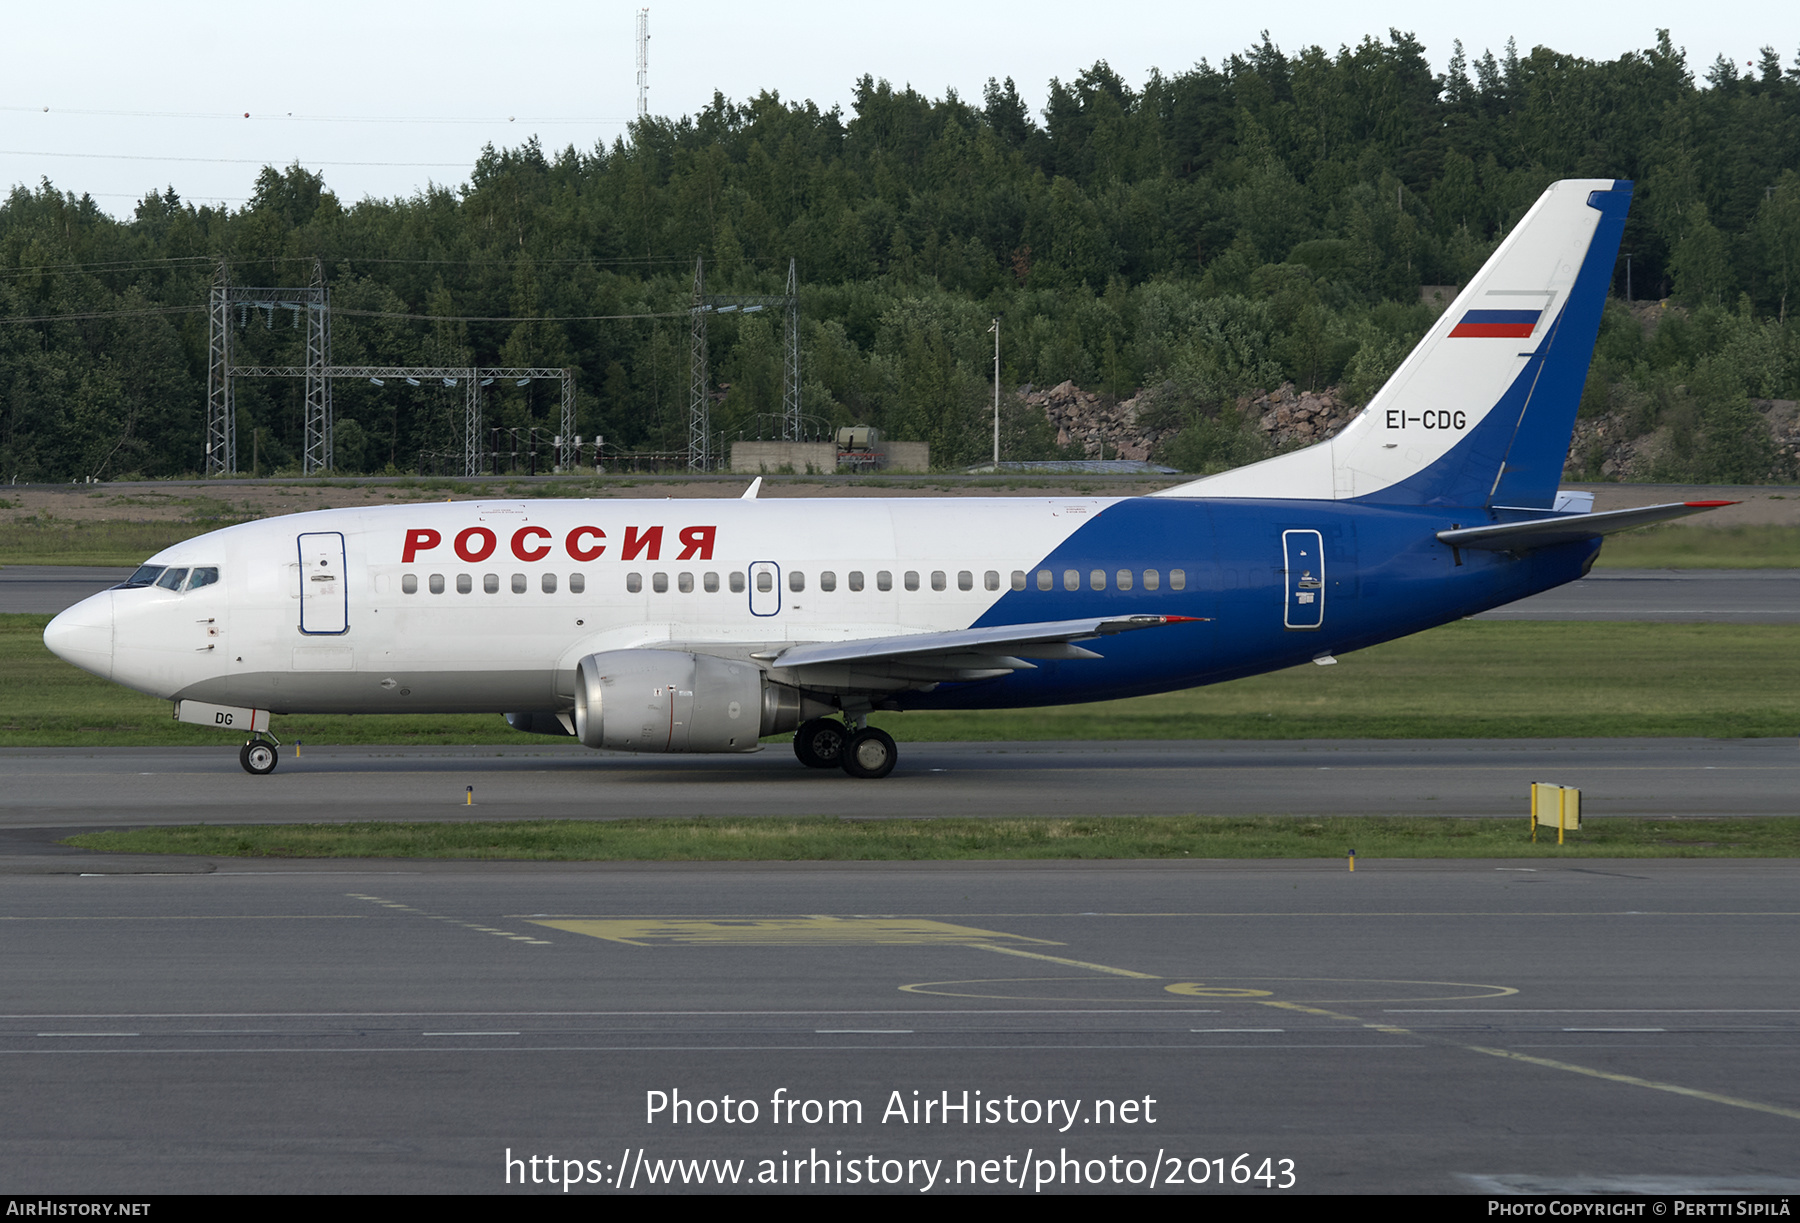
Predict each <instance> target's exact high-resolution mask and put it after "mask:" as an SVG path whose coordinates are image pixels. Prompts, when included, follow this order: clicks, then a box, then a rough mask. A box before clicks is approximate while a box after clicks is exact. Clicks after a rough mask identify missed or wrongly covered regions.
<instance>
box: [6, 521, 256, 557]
mask: <svg viewBox="0 0 1800 1223" xmlns="http://www.w3.org/2000/svg"><path fill="white" fill-rule="evenodd" d="M236 521H238V519H235V518H225V519H212V520H203V521H188V522H119V521H107V522H87V521H79V522H78V521H73V520H70V519H66V518H50V517H48V516H45V517H42V518H24V519H18V520H16V521H13V522H6V523H0V564H7V565H116V566H119V567H120V568H124V567H127V566H131V567H136V566H138V565H141V564H143V562H144V558H145V557H147V556H153V555H155V554H156V553H158V552H160V551H162V550H163V549H164V548H167V547H169V546H170V545H171V544H178V543H180V542H181V541H182V540H184V539H192V538H193V537H194V536H196V535H204V534H206V533H207V532H208V531H216V530H218V529H219V528H220V527H226V526H230V525H231V524H232V523H233V522H236Z"/></svg>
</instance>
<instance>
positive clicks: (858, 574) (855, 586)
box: [850, 569, 863, 590]
mask: <svg viewBox="0 0 1800 1223" xmlns="http://www.w3.org/2000/svg"><path fill="white" fill-rule="evenodd" d="M862 588H863V579H862V570H860V569H852V570H851V571H850V589H851V590H861V589H862Z"/></svg>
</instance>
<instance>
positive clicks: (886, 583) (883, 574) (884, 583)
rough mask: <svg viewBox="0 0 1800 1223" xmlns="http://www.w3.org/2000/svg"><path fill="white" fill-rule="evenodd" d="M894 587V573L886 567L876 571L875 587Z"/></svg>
mask: <svg viewBox="0 0 1800 1223" xmlns="http://www.w3.org/2000/svg"><path fill="white" fill-rule="evenodd" d="M893 588H894V575H893V574H891V573H889V572H888V571H887V570H886V569H878V570H876V571H875V589H876V590H892V589H893Z"/></svg>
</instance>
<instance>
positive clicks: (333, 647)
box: [57, 498, 1113, 713]
mask: <svg viewBox="0 0 1800 1223" xmlns="http://www.w3.org/2000/svg"><path fill="white" fill-rule="evenodd" d="M1112 503H1113V502H1112V501H1111V500H1106V499H1029V500H1027V499H1011V498H1008V499H958V500H947V499H946V500H936V499H933V500H926V499H917V500H904V501H885V500H860V499H859V500H856V501H854V502H832V503H821V502H818V501H810V500H809V501H744V500H738V499H730V500H723V499H721V500H679V501H677V500H662V501H615V500H588V501H549V500H546V501H469V502H452V503H437V504H423V505H409V506H383V507H377V508H370V509H343V510H321V511H316V512H312V513H306V514H296V515H292V516H289V517H284V518H277V519H271V520H268V521H263V522H256V523H249V524H245V525H243V526H237V527H230V528H227V529H225V530H222V531H216V532H213V533H212V534H209V535H204V536H201V537H199V538H197V539H192V540H188V541H186V542H183V543H180V544H177V545H175V546H174V547H171V548H167V549H165V550H163V551H162V552H159V553H158V554H156V555H155V556H154V557H151V558H150V560H149V562H148V563H150V564H157V565H166V566H170V567H178V566H186V567H193V566H202V565H206V566H217V567H218V568H219V570H220V573H221V580H220V581H219V582H218V583H217V584H215V585H213V586H208V587H204V588H202V589H199V590H195V591H190V592H187V593H175V592H171V591H167V590H162V589H159V588H156V587H144V588H137V589H117V590H110V591H106V592H104V593H102V594H100V595H97V596H95V597H94V599H92V600H89V601H88V602H87V603H84V604H81V605H78V606H77V607H76V608H72V609H70V611H69V612H67V613H65V614H64V615H65V619H66V621H67V623H68V624H70V625H74V626H80V625H82V624H89V625H90V635H89V637H88V638H86V639H79V640H78V639H76V637H75V636H74V632H75V631H76V630H70V631H68V632H65V633H64V635H63V636H62V637H61V638H60V639H59V642H58V647H57V648H58V650H59V652H61V653H63V654H64V656H65V657H68V658H69V659H70V660H71V661H74V662H76V663H77V664H78V665H81V666H83V667H85V668H86V669H88V670H90V671H94V672H95V673H97V674H101V675H105V676H106V677H107V678H110V679H113V680H114V681H116V682H118V683H121V684H124V685H126V686H127V687H131V688H135V689H137V690H138V691H140V692H146V693H149V694H151V695H153V696H160V697H167V698H172V699H191V700H200V701H207V702H211V703H214V704H219V705H239V706H253V707H256V708H268V709H273V710H275V711H276V712H278V713H285V712H301V711H306V712H320V713H326V712H342V713H378V712H379V713H402V712H463V711H466V712H482V711H486V712H503V711H515V710H534V709H536V710H552V709H566V708H568V707H569V704H570V702H571V700H572V698H573V689H572V686H571V684H572V677H573V674H574V670H575V665H576V663H577V662H579V661H580V659H581V658H582V657H584V656H585V655H588V654H593V653H598V652H601V651H606V650H621V649H634V648H643V647H653V646H663V645H667V644H670V643H686V642H695V643H705V644H706V645H707V646H708V647H709V648H710V649H711V650H712V651H713V652H729V651H731V650H732V648H733V647H734V646H735V647H740V648H741V649H742V651H743V652H744V653H749V652H751V651H753V650H756V649H761V648H766V647H768V646H769V645H770V644H772V643H786V642H795V641H806V642H818V641H837V640H854V639H857V638H865V637H871V636H886V635H894V634H903V633H914V632H929V631H936V630H945V629H958V628H964V627H967V626H968V625H970V624H972V623H974V622H975V620H977V619H978V618H979V617H980V616H981V615H982V614H983V613H984V612H986V611H987V610H988V609H989V608H990V607H992V606H993V604H994V603H995V602H996V601H997V600H998V599H999V598H1001V596H1002V595H1004V594H1005V593H1007V592H1008V591H1009V590H1010V589H1011V588H1012V585H1011V584H1012V580H1013V573H1014V571H1016V570H1017V571H1026V572H1030V571H1031V570H1032V568H1033V566H1034V565H1035V564H1036V563H1037V562H1038V561H1039V560H1041V559H1042V558H1043V557H1044V556H1046V555H1048V554H1049V553H1050V552H1051V551H1052V550H1053V549H1054V548H1055V547H1056V545H1058V544H1059V543H1061V542H1062V541H1063V540H1064V539H1066V538H1067V537H1068V536H1069V535H1070V534H1071V533H1072V532H1073V531H1075V530H1076V529H1078V528H1079V527H1081V526H1082V525H1083V524H1085V523H1087V522H1089V521H1092V520H1093V518H1094V517H1095V516H1096V515H1097V514H1098V513H1099V512H1100V511H1101V510H1103V509H1104V508H1105V507H1106V506H1108V505H1110V504H1112ZM471 528H473V529H476V530H477V531H488V532H492V535H493V539H494V546H493V548H492V550H491V552H489V553H488V554H487V555H486V556H484V557H482V558H481V559H476V560H470V559H465V555H476V554H479V553H480V552H481V551H483V550H484V548H485V545H486V536H484V535H480V534H476V535H474V536H470V537H468V538H466V539H465V541H464V543H465V547H464V549H463V553H464V554H463V555H459V553H458V549H457V546H456V542H457V539H458V536H459V534H461V533H463V532H465V531H468V530H470V529H471ZM582 528H590V530H588V531H586V532H584V533H580V534H577V535H576V536H575V538H574V540H573V544H571V534H572V533H576V532H578V531H580V529H582ZM656 528H661V531H660V539H657V538H656V536H655V535H654V534H653V532H654V531H655V529H656ZM693 528H711V532H710V543H711V546H710V548H709V549H708V548H704V547H700V546H695V547H692V548H688V547H685V546H684V544H683V542H682V538H681V533H682V532H683V531H684V530H691V529H693ZM597 532H604V537H603V538H602V537H601V536H600V535H599V534H597ZM422 533H431V534H434V535H435V536H436V537H437V540H438V542H437V543H435V544H434V545H433V546H430V547H424V546H418V540H419V539H420V538H421V534H422ZM335 534H341V535H342V537H343V573H342V578H341V581H342V585H343V587H344V589H343V594H342V604H343V611H342V616H343V619H342V623H341V626H340V624H339V622H338V621H336V620H334V619H332V618H331V616H332V612H331V609H330V608H329V607H326V608H324V609H323V610H320V609H319V608H318V607H317V606H313V607H311V608H310V609H308V610H306V611H304V612H303V608H304V607H307V605H308V600H309V599H311V598H314V597H315V595H316V592H317V591H318V590H319V589H320V588H321V587H323V588H325V589H327V590H329V589H330V587H331V583H329V582H324V583H322V582H315V581H312V580H311V579H312V578H313V577H314V576H316V574H317V572H318V570H317V566H319V565H320V564H321V561H322V559H324V555H325V554H324V551H323V550H322V549H321V548H320V547H319V546H317V545H318V543H319V541H320V540H321V539H324V538H326V537H328V536H331V535H335ZM302 537H305V538H304V540H303V538H302ZM425 537H426V538H428V537H429V536H425ZM647 538H648V539H652V540H655V542H654V543H651V542H646V540H647ZM409 539H410V540H413V541H414V542H415V546H414V547H413V549H412V559H411V560H410V561H407V560H405V559H403V558H404V557H405V555H406V552H407V546H408V541H409ZM515 539H516V540H517V541H518V548H517V549H516V550H515V547H514V541H515ZM628 540H629V542H630V543H631V544H635V545H636V546H637V555H635V556H633V557H630V558H628V557H627V556H626V549H627V546H628ZM601 545H603V550H601V551H600V552H599V554H598V555H596V556H592V557H591V558H589V559H580V558H579V556H578V555H572V554H571V552H572V551H573V552H575V553H577V554H581V555H585V554H587V553H591V552H593V551H594V550H595V549H596V547H600V546H601ZM684 551H687V552H690V553H691V555H689V556H687V557H686V558H685V559H683V558H682V554H683V552H684ZM539 552H542V553H543V554H542V555H541V556H540V555H538V553H539ZM521 556H523V557H527V558H530V559H522V558H521ZM764 569H767V570H770V571H772V577H773V580H772V582H771V585H772V587H773V589H772V590H770V591H766V592H759V591H758V590H757V589H756V584H755V581H754V578H755V576H756V574H755V572H753V570H755V571H761V570H764ZM826 572H830V573H831V574H832V575H833V576H834V578H835V583H834V584H835V589H834V590H831V591H826V590H823V589H822V588H821V586H822V582H821V577H822V575H823V574H824V573H826ZM852 573H859V574H861V581H862V587H863V588H862V589H861V590H852V589H851V584H852V580H851V575H852ZM883 573H886V574H888V575H890V580H889V583H888V584H889V589H886V590H883V589H880V585H881V579H880V575H881V574H883ZM964 573H967V574H969V575H970V585H971V586H972V589H969V590H963V589H961V588H960V586H961V582H960V581H959V579H960V577H961V575H962V574H964ZM989 573H993V574H997V575H998V585H999V589H998V590H989V589H987V586H988V574H989ZM708 574H714V575H716V576H717V586H718V589H716V590H712V591H709V590H707V589H706V586H707V584H708V581H707V575H708ZM734 574H735V575H739V576H741V577H744V578H745V579H746V580H745V582H744V586H745V587H746V589H743V590H740V591H737V592H734V591H733V590H732V589H731V581H732V576H733V575H734ZM796 574H798V575H802V577H803V587H802V589H800V590H794V589H793V588H792V583H793V582H794V581H795V575H796ZM909 574H915V575H916V583H917V589H908V588H907V587H908V575H909ZM936 574H942V575H943V577H942V584H943V586H944V589H942V590H938V589H934V588H933V587H934V575H936ZM546 575H549V576H551V577H553V578H554V585H555V589H554V591H553V592H549V591H546V590H545V578H546ZM632 575H636V585H637V587H638V588H637V589H636V590H635V591H634V590H632V589H630V588H629V584H630V582H631V577H632ZM576 576H579V577H580V578H581V584H582V586H583V589H582V591H581V592H579V593H577V592H575V591H574V590H572V589H571V586H572V583H571V580H570V579H571V578H573V577H576ZM434 577H435V578H437V579H441V585H442V593H433V591H432V587H433V585H434V581H433V579H434ZM408 578H411V579H412V581H411V582H410V583H409V582H408V580H407V579H408ZM459 583H461V584H466V585H467V587H468V592H467V593H461V592H460V591H459ZM409 585H411V586H413V587H414V589H413V591H412V593H407V587H408V586H409ZM684 585H685V586H688V587H689V589H686V590H684V589H683V586H684ZM490 586H492V587H493V590H492V591H490V590H489V589H488V588H489V587H490ZM516 586H522V588H523V589H522V590H519V589H515V587H516ZM659 586H661V587H662V589H658V587H659ZM758 612H763V613H766V614H757V613H758ZM303 616H304V620H303ZM102 622H105V624H106V625H108V626H110V627H107V628H103V627H102ZM303 624H304V627H303ZM308 630H312V631H308ZM103 638H104V640H103ZM102 655H104V657H102Z"/></svg>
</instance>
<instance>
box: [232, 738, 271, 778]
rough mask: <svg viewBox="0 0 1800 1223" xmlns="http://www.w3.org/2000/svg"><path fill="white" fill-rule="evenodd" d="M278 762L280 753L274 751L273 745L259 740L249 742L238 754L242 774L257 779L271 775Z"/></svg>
mask: <svg viewBox="0 0 1800 1223" xmlns="http://www.w3.org/2000/svg"><path fill="white" fill-rule="evenodd" d="M280 760H281V753H279V752H277V751H276V750H275V745H274V744H273V743H268V742H265V741H263V740H261V739H252V740H250V742H248V743H246V744H244V747H243V750H242V751H240V752H238V763H239V764H241V765H243V766H244V772H246V773H253V774H255V775H256V776H258V777H262V776H265V775H267V774H269V773H273V772H274V771H275V766H276V764H277V763H279V762H280Z"/></svg>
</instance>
